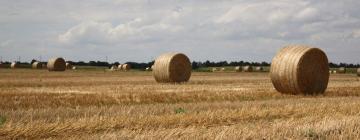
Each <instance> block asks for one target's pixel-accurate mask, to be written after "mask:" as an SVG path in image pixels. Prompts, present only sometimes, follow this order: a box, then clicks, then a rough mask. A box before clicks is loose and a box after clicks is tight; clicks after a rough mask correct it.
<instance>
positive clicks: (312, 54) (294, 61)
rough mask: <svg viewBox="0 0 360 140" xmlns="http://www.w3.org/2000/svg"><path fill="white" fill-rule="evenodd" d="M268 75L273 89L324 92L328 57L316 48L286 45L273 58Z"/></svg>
mask: <svg viewBox="0 0 360 140" xmlns="http://www.w3.org/2000/svg"><path fill="white" fill-rule="evenodd" d="M270 77H271V81H272V83H273V85H274V87H275V89H276V90H277V91H279V92H281V93H287V94H320V93H324V92H325V90H326V88H327V85H328V81H329V65H328V58H327V56H326V54H325V53H324V52H323V51H322V50H320V49H318V48H312V47H307V46H300V45H294V46H288V47H285V48H283V49H281V50H280V51H279V52H278V53H277V54H276V56H275V57H274V58H273V60H272V63H271V68H270Z"/></svg>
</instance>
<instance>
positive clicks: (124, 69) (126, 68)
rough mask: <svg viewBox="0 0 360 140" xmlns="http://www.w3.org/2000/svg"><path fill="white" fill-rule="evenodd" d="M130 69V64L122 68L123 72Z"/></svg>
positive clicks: (123, 65)
mask: <svg viewBox="0 0 360 140" xmlns="http://www.w3.org/2000/svg"><path fill="white" fill-rule="evenodd" d="M130 69H131V66H130V64H122V66H121V70H123V71H128V70H130Z"/></svg>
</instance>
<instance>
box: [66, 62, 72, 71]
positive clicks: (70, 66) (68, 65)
mask: <svg viewBox="0 0 360 140" xmlns="http://www.w3.org/2000/svg"><path fill="white" fill-rule="evenodd" d="M65 65H66V69H72V68H73V65H72V64H71V63H68V62H67V63H66V64H65Z"/></svg>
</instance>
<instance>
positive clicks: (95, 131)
mask: <svg viewBox="0 0 360 140" xmlns="http://www.w3.org/2000/svg"><path fill="white" fill-rule="evenodd" d="M0 73H1V77H0V118H5V119H6V121H3V123H2V124H1V120H4V119H0V139H8V138H30V139H40V138H41V139H42V138H45V139H179V138H180V139H193V138H197V139H246V138H252V139H262V138H265V139H283V138H290V139H323V138H324V139H359V138H360V128H359V127H360V102H359V100H360V92H359V91H360V78H359V77H356V75H355V74H341V75H340V74H339V75H331V76H330V80H329V85H328V89H327V91H326V92H325V93H324V94H323V95H319V96H303V95H282V94H280V93H278V92H277V91H276V90H275V89H274V88H273V86H272V84H271V81H270V78H269V76H268V75H269V74H268V73H236V72H228V73H206V72H193V73H192V76H191V79H190V81H189V82H187V83H184V84H163V83H161V84H160V83H156V81H155V80H154V78H153V76H152V74H151V72H137V71H129V72H120V71H119V72H105V71H104V70H86V71H85V70H80V69H79V70H77V71H66V72H61V73H58V72H48V71H46V70H31V69H15V70H11V69H1V70H0Z"/></svg>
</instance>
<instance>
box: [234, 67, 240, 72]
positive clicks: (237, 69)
mask: <svg viewBox="0 0 360 140" xmlns="http://www.w3.org/2000/svg"><path fill="white" fill-rule="evenodd" d="M234 69H235V71H236V72H241V71H242V67H241V66H236V67H235V68H234Z"/></svg>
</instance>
